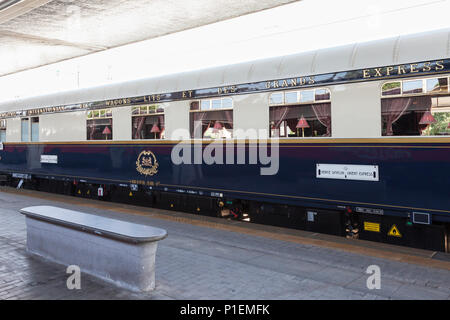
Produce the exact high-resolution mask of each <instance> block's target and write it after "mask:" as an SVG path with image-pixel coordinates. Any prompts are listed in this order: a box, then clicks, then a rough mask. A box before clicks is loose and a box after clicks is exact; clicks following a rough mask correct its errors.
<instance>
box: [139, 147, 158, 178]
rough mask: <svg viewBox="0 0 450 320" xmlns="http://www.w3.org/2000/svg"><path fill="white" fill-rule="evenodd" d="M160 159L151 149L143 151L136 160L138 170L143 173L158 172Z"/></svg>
mask: <svg viewBox="0 0 450 320" xmlns="http://www.w3.org/2000/svg"><path fill="white" fill-rule="evenodd" d="M158 167H159V164H158V161H156V157H155V155H154V154H153V152H151V151H142V152H141V153H140V154H139V156H138V158H137V161H136V170H137V171H138V172H139V173H140V174H143V175H146V176H153V175H155V174H156V173H158Z"/></svg>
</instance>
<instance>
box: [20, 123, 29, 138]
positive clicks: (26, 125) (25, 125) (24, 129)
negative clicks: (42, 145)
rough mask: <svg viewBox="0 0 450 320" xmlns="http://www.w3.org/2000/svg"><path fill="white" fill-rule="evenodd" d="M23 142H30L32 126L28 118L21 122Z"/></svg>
mask: <svg viewBox="0 0 450 320" xmlns="http://www.w3.org/2000/svg"><path fill="white" fill-rule="evenodd" d="M21 141H22V142H27V141H30V125H29V119H28V118H22V120H21Z"/></svg>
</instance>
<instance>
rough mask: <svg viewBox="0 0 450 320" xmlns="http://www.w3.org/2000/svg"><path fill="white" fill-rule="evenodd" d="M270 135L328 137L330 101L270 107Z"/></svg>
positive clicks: (329, 130) (329, 132) (329, 131)
mask: <svg viewBox="0 0 450 320" xmlns="http://www.w3.org/2000/svg"><path fill="white" fill-rule="evenodd" d="M269 118H270V120H269V121H270V136H271V137H330V136H331V103H329V102H327V103H315V104H304V105H290V106H274V107H270V111H269Z"/></svg>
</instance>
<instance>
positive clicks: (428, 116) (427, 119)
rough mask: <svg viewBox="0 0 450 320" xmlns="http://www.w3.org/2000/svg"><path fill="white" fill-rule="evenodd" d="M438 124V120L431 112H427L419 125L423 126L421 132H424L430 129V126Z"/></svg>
mask: <svg viewBox="0 0 450 320" xmlns="http://www.w3.org/2000/svg"><path fill="white" fill-rule="evenodd" d="M435 122H436V119H435V118H434V117H433V115H432V114H431V112H430V111H426V112H425V113H424V114H423V116H422V118H421V119H420V121H419V125H422V126H423V129H422V130H421V131H424V130H426V129H428V128H429V127H430V124H433V123H435ZM428 134H429V132H428Z"/></svg>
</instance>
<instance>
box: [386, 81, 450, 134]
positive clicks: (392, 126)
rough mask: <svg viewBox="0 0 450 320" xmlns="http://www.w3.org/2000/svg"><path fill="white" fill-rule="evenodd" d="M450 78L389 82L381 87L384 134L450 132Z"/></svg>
mask: <svg viewBox="0 0 450 320" xmlns="http://www.w3.org/2000/svg"><path fill="white" fill-rule="evenodd" d="M449 79H450V78H449V77H443V76H439V77H434V78H428V77H426V78H422V79H414V80H397V81H392V82H386V83H384V84H383V86H382V87H381V95H382V99H381V122H382V135H383V136H418V135H422V136H435V135H449V134H450V91H449Z"/></svg>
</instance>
